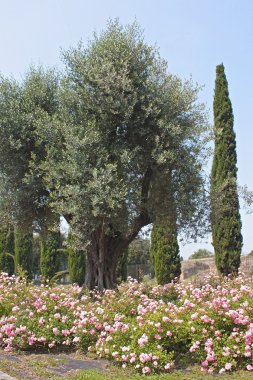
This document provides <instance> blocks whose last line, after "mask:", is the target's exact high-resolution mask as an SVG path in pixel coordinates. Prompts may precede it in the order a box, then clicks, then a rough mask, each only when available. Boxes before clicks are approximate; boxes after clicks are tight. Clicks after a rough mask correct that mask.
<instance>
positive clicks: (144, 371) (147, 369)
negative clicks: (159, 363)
mask: <svg viewBox="0 0 253 380" xmlns="http://www.w3.org/2000/svg"><path fill="white" fill-rule="evenodd" d="M150 372H151V369H150V368H149V367H144V368H142V373H143V374H147V373H150Z"/></svg>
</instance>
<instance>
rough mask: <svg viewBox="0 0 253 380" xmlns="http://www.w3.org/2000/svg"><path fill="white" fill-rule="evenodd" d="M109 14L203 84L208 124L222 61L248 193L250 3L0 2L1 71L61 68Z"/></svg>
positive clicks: (252, 184) (252, 242)
mask: <svg viewBox="0 0 253 380" xmlns="http://www.w3.org/2000/svg"><path fill="white" fill-rule="evenodd" d="M115 17H119V19H120V21H121V22H122V23H123V24H125V23H129V22H130V23H131V22H133V21H134V19H136V20H137V22H138V23H139V24H140V25H141V27H142V28H143V29H144V34H145V39H146V41H147V42H149V43H151V44H157V46H158V47H159V48H160V52H161V56H162V57H163V58H165V59H166V60H167V62H168V67H169V71H170V72H171V73H173V74H177V75H179V76H180V77H183V78H189V77H190V75H191V76H192V78H193V80H194V81H196V82H198V83H199V84H201V85H204V86H205V87H204V90H203V91H202V94H201V96H200V99H201V100H202V101H204V102H205V103H206V104H207V108H209V109H210V122H212V101H213V89H214V80H215V67H216V65H217V64H219V63H221V62H223V63H224V65H225V70H226V75H227V79H228V83H229V91H230V98H231V101H232V105H233V109H234V117H235V125H234V128H235V132H236V136H237V154H238V180H239V183H240V184H241V185H244V184H247V185H248V186H249V188H250V189H252V190H253V178H252V173H251V170H252V169H251V168H252V166H253V164H252V163H251V162H253V160H252V156H253V154H252V141H253V128H252V125H251V124H252V121H251V119H252V117H251V116H252V110H253V76H252V74H251V71H252V68H253V21H252V20H253V1H252V0H93V1H89V0H22V1H21V0H0V52H1V57H0V73H1V74H2V75H4V76H10V75H12V76H14V77H15V78H17V79H19V78H20V77H22V75H23V74H24V72H25V70H26V69H27V68H28V67H29V65H30V64H35V65H36V64H43V65H46V66H56V67H59V66H60V65H61V54H60V50H61V48H62V49H67V48H68V47H70V46H75V45H76V44H77V42H78V41H79V40H80V39H82V40H83V41H84V42H86V41H87V39H88V38H89V37H91V35H92V32H93V31H94V30H96V31H100V30H101V29H103V28H104V27H105V26H106V22H107V20H108V19H109V18H115ZM251 160H252V161H251ZM242 222H243V236H244V247H243V253H248V252H249V251H250V250H251V249H253V214H251V215H246V214H245V212H244V211H243V210H242ZM206 247H207V248H210V246H209V245H207V246H206ZM195 249H196V245H189V246H185V247H183V248H182V253H183V255H184V257H187V256H188V255H189V254H191V253H192V252H193V251H194V250H195Z"/></svg>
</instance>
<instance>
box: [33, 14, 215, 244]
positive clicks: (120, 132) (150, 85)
mask: <svg viewBox="0 0 253 380" xmlns="http://www.w3.org/2000/svg"><path fill="white" fill-rule="evenodd" d="M64 60H65V62H66V75H65V77H64V79H63V81H62V87H61V93H60V104H61V106H60V112H59V116H58V117H57V118H55V119H54V120H51V119H50V118H48V119H47V121H46V120H45V119H44V120H43V122H42V123H41V124H38V131H39V132H38V134H39V135H40V138H41V139H42V141H44V140H45V139H46V138H48V139H49V141H50V146H48V147H47V159H46V160H45V162H44V164H43V165H41V168H42V169H43V171H44V177H45V179H46V181H47V186H48V187H49V188H50V189H51V193H50V194H51V198H52V202H53V203H52V204H53V206H54V207H55V208H56V209H57V210H58V212H60V213H62V214H63V215H65V216H66V218H67V219H68V220H69V221H71V224H72V226H73V228H74V230H75V232H76V233H77V232H78V231H79V233H80V235H81V237H82V241H83V242H84V241H88V240H89V239H90V237H91V234H92V233H93V232H94V231H95V230H96V228H99V226H101V225H103V226H104V228H105V232H106V235H107V236H112V237H113V236H115V237H116V236H119V235H122V236H125V237H129V240H131V239H132V238H134V237H135V236H136V235H137V233H138V231H139V230H140V228H141V227H143V226H144V225H147V224H148V223H150V222H152V221H153V220H154V217H155V215H156V214H157V213H159V212H160V211H161V210H163V212H164V207H165V206H166V207H167V203H168V202H166V199H165V198H166V195H165V194H166V193H167V191H166V192H164V186H165V187H166V186H169V175H168V173H172V178H173V188H171V191H173V192H174V198H175V201H176V207H177V215H178V221H177V222H178V228H179V229H180V228H181V230H182V229H184V228H186V229H187V231H190V230H189V229H188V227H189V226H191V227H193V229H192V231H194V233H196V231H197V227H199V226H200V225H202V226H203V217H204V214H205V207H203V205H204V203H205V195H204V191H203V190H204V179H203V175H202V164H203V160H204V150H203V147H204V144H205V142H206V141H205V133H206V131H207V123H206V115H205V112H204V109H203V106H202V105H201V104H198V103H197V95H198V90H199V88H198V86H195V85H194V84H193V83H192V81H191V80H190V81H186V82H183V81H182V80H181V79H179V78H178V77H176V76H173V75H170V74H168V73H167V65H166V62H165V61H164V60H162V59H161V58H160V56H159V52H158V51H157V49H156V48H153V47H150V46H148V45H147V44H146V43H145V42H144V40H143V35H142V32H141V31H140V29H139V27H138V25H136V24H133V25H130V26H126V27H122V26H121V25H120V24H119V23H118V21H112V22H109V24H108V28H107V29H106V30H105V31H104V32H102V33H101V34H99V35H97V34H95V35H94V36H93V39H92V40H91V41H90V42H89V43H88V45H87V47H84V46H83V44H82V43H80V44H79V46H78V47H77V48H72V49H70V50H69V51H67V52H65V53H64ZM161 175H162V176H163V181H162V182H161V183H160V182H158V181H157V179H158V177H160V176H161ZM166 178H168V181H167V180H166ZM167 211H168V212H169V206H168V210H167ZM200 217H201V218H202V219H201V218H200Z"/></svg>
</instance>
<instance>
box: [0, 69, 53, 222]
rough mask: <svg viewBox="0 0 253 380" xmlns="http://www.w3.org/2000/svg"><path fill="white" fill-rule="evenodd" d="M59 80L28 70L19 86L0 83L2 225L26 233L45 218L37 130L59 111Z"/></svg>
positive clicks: (42, 143) (45, 193)
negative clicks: (8, 223)
mask: <svg viewBox="0 0 253 380" xmlns="http://www.w3.org/2000/svg"><path fill="white" fill-rule="evenodd" d="M57 88H58V78H57V75H56V74H55V72H54V71H53V70H44V69H42V68H33V67H31V68H30V69H29V70H28V72H27V73H26V74H25V75H24V78H23V80H22V81H21V82H20V83H18V82H17V81H15V80H14V79H12V78H10V79H8V78H3V77H1V78H0V144H1V156H0V194H1V214H2V216H5V219H8V218H10V219H11V221H12V222H15V223H19V224H20V227H21V225H22V227H24V228H26V226H27V225H28V226H29V228H30V226H31V224H32V223H33V222H34V221H39V220H41V219H45V218H46V214H47V212H46V203H47V200H48V189H47V188H46V187H45V184H44V181H43V175H42V172H41V171H40V169H39V164H40V163H41V162H42V161H43V160H44V159H45V157H46V151H45V146H46V143H47V141H46V140H45V141H41V140H40V139H39V138H38V134H37V124H39V123H40V124H43V120H44V119H47V120H48V119H51V118H52V116H53V114H54V113H55V111H56V109H57V107H58V98H57Z"/></svg>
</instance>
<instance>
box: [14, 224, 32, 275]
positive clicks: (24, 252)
mask: <svg viewBox="0 0 253 380" xmlns="http://www.w3.org/2000/svg"><path fill="white" fill-rule="evenodd" d="M32 251H33V233H32V232H24V231H22V230H21V229H19V228H16V230H15V266H16V268H15V270H17V268H18V267H21V268H22V270H24V271H25V272H26V274H27V278H28V279H32V261H33V253H32Z"/></svg>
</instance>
